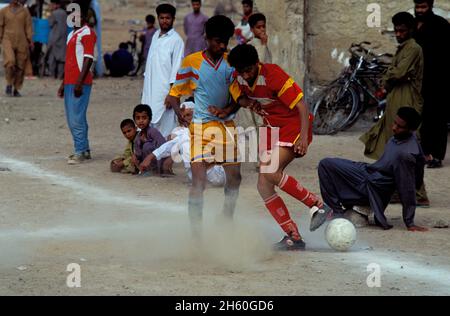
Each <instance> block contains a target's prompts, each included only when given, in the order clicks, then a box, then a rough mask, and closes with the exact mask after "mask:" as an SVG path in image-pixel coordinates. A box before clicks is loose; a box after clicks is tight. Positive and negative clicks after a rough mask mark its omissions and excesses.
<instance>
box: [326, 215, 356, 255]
mask: <svg viewBox="0 0 450 316" xmlns="http://www.w3.org/2000/svg"><path fill="white" fill-rule="evenodd" d="M325 239H326V240H327V242H328V244H329V245H330V247H331V248H333V249H334V250H337V251H348V250H350V248H352V247H353V245H354V244H355V242H356V228H355V226H354V225H353V224H352V222H350V221H349V220H346V219H344V218H337V219H334V220H332V221H331V222H330V224H328V227H327V229H326V230H325Z"/></svg>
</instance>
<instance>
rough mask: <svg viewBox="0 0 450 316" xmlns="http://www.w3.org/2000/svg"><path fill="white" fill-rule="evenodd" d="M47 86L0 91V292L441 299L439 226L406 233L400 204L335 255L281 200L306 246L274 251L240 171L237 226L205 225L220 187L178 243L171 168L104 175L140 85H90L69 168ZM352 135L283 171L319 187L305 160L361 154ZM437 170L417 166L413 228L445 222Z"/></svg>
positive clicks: (177, 201)
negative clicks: (425, 198)
mask: <svg viewBox="0 0 450 316" xmlns="http://www.w3.org/2000/svg"><path fill="white" fill-rule="evenodd" d="M2 83H3V82H2ZM57 86H58V83H57V82H55V81H53V80H35V81H27V82H26V84H25V88H24V90H23V93H24V95H25V96H24V97H23V98H20V99H11V98H5V97H1V99H0V148H1V149H0V170H1V171H0V179H1V191H0V198H1V201H2V203H1V205H0V216H1V217H0V239H1V243H0V253H1V254H2V255H1V259H0V294H5V295H14V294H29V295H37V294H43V295H50V294H57V295H60V294H61V295H62V294H64V295H78V294H79V295H91V294H95V295H107V294H110V295H134V294H136V295H140V294H145V295H147V294H149V295H322V294H338V295H341V294H342V295H351V294H362V295H372V294H375V295H378V294H382V295H406V294H413V295H416V294H417V295H421V294H425V295H431V294H438V295H441V294H442V295H444V294H447V295H448V294H450V288H449V285H450V264H449V257H450V250H449V247H448V244H449V231H448V230H446V229H443V230H442V229H431V231H430V232H429V233H426V234H414V233H408V232H406V231H405V227H404V226H403V223H402V220H401V210H400V207H399V206H390V207H389V209H388V211H387V214H388V218H389V219H390V221H391V222H392V223H393V224H394V225H395V228H394V229H393V230H392V231H388V232H384V231H381V230H378V229H375V228H364V229H360V230H358V242H357V244H356V245H355V247H354V248H353V249H352V251H351V252H348V253H336V252H334V251H331V250H330V248H329V247H328V246H327V245H326V243H325V240H324V233H323V231H320V232H317V233H314V234H309V233H307V232H306V230H307V227H308V219H307V217H308V215H307V210H306V209H305V208H304V207H302V206H300V205H299V204H298V203H296V202H295V201H294V200H292V199H290V198H288V197H286V201H287V203H288V206H289V207H290V209H291V210H292V212H293V214H294V215H295V218H296V219H297V220H299V221H300V222H301V228H302V230H304V231H305V238H306V240H307V242H308V251H307V252H304V253H281V254H278V253H272V252H271V251H270V245H271V243H273V242H275V241H277V240H278V239H279V238H280V237H281V232H280V231H279V230H278V228H277V226H276V225H275V223H274V222H273V220H272V219H271V217H270V216H269V215H268V214H267V212H266V211H265V209H264V207H263V204H262V202H261V201H260V199H259V197H258V194H257V192H256V188H255V183H256V177H257V175H256V173H255V172H254V171H253V167H252V166H247V165H245V166H244V172H243V173H244V182H243V185H242V191H241V197H240V200H239V205H238V214H237V219H236V225H235V227H234V228H226V227H225V228H224V227H223V225H222V224H220V222H217V217H218V215H219V214H220V208H221V203H222V191H221V189H214V188H210V189H208V193H207V197H206V200H207V202H206V207H205V209H206V211H205V213H206V221H207V223H208V225H207V228H206V229H207V233H206V241H205V244H204V245H203V246H201V247H199V248H200V250H199V249H196V248H198V247H195V246H194V245H192V244H190V241H189V240H190V239H189V231H188V220H187V215H186V201H187V192H188V184H187V181H186V178H185V176H184V173H183V170H182V168H181V167H180V166H177V167H176V169H175V170H176V173H177V176H176V177H175V178H171V179H162V178H158V177H150V178H140V177H133V176H127V175H115V174H111V173H110V172H109V170H108V161H109V160H110V159H112V158H113V157H114V156H115V155H116V154H117V153H120V152H121V150H122V148H123V146H124V145H125V139H123V137H122V135H121V133H120V129H119V128H118V124H119V122H120V121H121V120H122V119H124V118H127V117H129V116H130V115H131V111H132V109H133V106H134V105H135V104H137V103H138V102H139V95H140V89H141V86H142V81H141V80H140V79H139V80H132V79H129V78H126V79H114V80H113V79H102V80H98V81H96V83H95V85H94V90H93V95H92V102H91V105H90V108H89V122H90V140H91V146H92V150H93V155H94V160H93V161H92V162H89V163H86V164H83V165H80V166H75V167H69V166H67V165H66V157H67V156H68V155H69V154H70V153H71V149H72V148H71V138H70V135H69V131H68V129H67V127H66V123H65V118H64V107H63V104H62V101H61V100H59V99H58V98H57V97H56V96H55V91H56V88H57ZM7 119H8V120H7ZM7 121H8V122H7ZM360 134H361V130H353V131H350V132H347V133H342V134H339V135H338V136H334V137H316V138H315V142H314V144H313V145H312V147H311V149H310V154H309V155H308V156H307V157H306V158H304V159H302V160H298V161H296V162H295V163H294V164H293V165H292V166H291V167H290V168H289V173H290V174H292V175H294V176H296V177H298V178H300V179H301V180H302V181H303V183H304V185H305V186H307V187H310V188H312V190H314V191H315V192H318V189H319V188H318V183H317V176H316V168H315V166H317V164H318V162H319V161H320V159H321V158H323V157H328V156H339V157H346V158H350V159H355V160H363V159H364V158H363V155H362V145H361V144H360V143H359V142H358V141H357V138H358V136H359V135H360ZM449 163H450V162H449V161H446V165H447V166H448V165H449ZM449 176H450V169H449V168H448V167H446V168H444V169H441V170H430V171H427V174H426V181H427V185H428V190H429V192H430V198H431V200H432V203H433V207H432V208H431V209H419V210H418V211H417V223H418V224H420V225H426V226H430V227H431V226H433V223H434V222H435V221H436V220H437V219H443V220H445V221H447V222H448V221H449V220H450V214H449V212H448V204H449V202H450V197H449V195H448V192H450V184H449V182H448V179H449ZM70 263H78V264H79V265H80V266H81V268H82V275H81V276H82V287H81V288H80V289H71V288H68V287H67V286H66V278H67V276H68V275H69V272H67V271H66V267H67V266H68V265H69V264H70ZM372 263H375V264H379V266H380V267H381V272H382V278H381V281H382V283H381V287H380V288H369V287H368V286H367V284H366V279H367V277H368V276H369V274H370V272H368V271H367V267H368V265H369V264H372Z"/></svg>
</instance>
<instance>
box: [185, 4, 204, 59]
mask: <svg viewBox="0 0 450 316" xmlns="http://www.w3.org/2000/svg"><path fill="white" fill-rule="evenodd" d="M201 7H202V1H201V0H192V9H193V11H194V12H192V13H190V14H188V15H187V16H186V17H185V18H184V34H186V36H187V40H186V49H185V51H184V56H188V55H190V54H193V53H195V52H199V51H201V50H205V49H206V40H205V23H206V22H207V21H208V17H207V16H206V15H204V14H203V13H201V12H200V10H201Z"/></svg>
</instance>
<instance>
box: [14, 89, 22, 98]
mask: <svg viewBox="0 0 450 316" xmlns="http://www.w3.org/2000/svg"><path fill="white" fill-rule="evenodd" d="M13 95H14V97H16V98H20V97H21V96H22V95H21V94H20V92H19V91H17V90H15V89H14V94H13Z"/></svg>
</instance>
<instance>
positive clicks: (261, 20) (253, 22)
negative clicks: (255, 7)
mask: <svg viewBox="0 0 450 316" xmlns="http://www.w3.org/2000/svg"><path fill="white" fill-rule="evenodd" d="M248 24H249V25H250V29H251V31H252V33H253V39H252V40H251V41H250V42H249V44H250V45H253V46H254V47H255V48H256V51H257V52H258V56H259V59H260V61H261V62H262V63H265V64H270V63H272V54H271V53H270V50H269V46H268V42H269V37H268V36H267V32H266V17H265V16H264V14H262V13H255V14H252V15H251V16H250V18H249V20H248Z"/></svg>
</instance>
